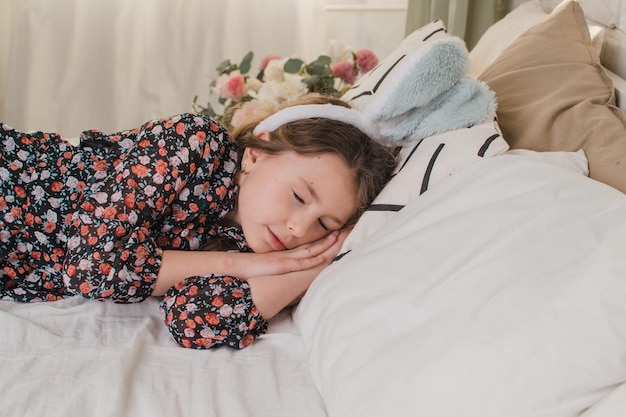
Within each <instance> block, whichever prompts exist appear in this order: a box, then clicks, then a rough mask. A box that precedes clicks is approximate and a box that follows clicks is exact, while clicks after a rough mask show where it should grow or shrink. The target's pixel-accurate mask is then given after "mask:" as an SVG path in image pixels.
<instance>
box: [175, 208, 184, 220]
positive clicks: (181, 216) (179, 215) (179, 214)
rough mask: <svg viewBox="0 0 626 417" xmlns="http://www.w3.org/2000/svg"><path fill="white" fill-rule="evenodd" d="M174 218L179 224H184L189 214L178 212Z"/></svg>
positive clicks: (182, 211)
mask: <svg viewBox="0 0 626 417" xmlns="http://www.w3.org/2000/svg"><path fill="white" fill-rule="evenodd" d="M174 218H175V219H176V221H177V222H182V221H184V220H185V219H186V218H187V212H186V211H185V210H176V212H175V213H174Z"/></svg>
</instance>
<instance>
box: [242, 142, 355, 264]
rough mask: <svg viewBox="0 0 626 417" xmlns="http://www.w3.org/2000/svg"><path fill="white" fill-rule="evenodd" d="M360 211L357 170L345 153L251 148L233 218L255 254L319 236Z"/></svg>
mask: <svg viewBox="0 0 626 417" xmlns="http://www.w3.org/2000/svg"><path fill="white" fill-rule="evenodd" d="M355 211H356V188H355V185H354V180H353V174H352V171H351V170H350V168H349V167H348V166H347V164H346V163H345V162H344V161H343V160H342V159H341V158H340V157H339V156H337V155H335V154H330V153H324V154H319V155H307V156H304V155H300V154H297V153H295V152H284V153H281V154H279V155H270V154H268V153H266V152H264V151H262V150H259V149H257V148H246V149H245V151H244V155H243V159H242V170H241V172H240V177H239V195H238V200H237V210H236V213H234V217H233V220H234V221H235V222H237V223H238V224H239V225H241V228H242V230H243V233H244V235H245V237H246V240H247V242H248V245H249V246H250V248H251V249H252V250H253V251H254V252H257V253H263V252H270V251H276V250H285V249H292V248H295V247H296V246H299V245H302V244H304V243H310V242H313V241H315V240H318V239H320V238H322V237H324V236H326V235H327V234H328V233H330V232H331V231H333V230H338V229H340V228H342V227H343V226H344V225H345V224H346V222H347V221H348V220H349V219H350V217H351V216H352V215H353V213H354V212H355Z"/></svg>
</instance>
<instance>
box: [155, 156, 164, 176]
mask: <svg viewBox="0 0 626 417" xmlns="http://www.w3.org/2000/svg"><path fill="white" fill-rule="evenodd" d="M154 170H155V171H156V172H158V173H159V174H161V175H165V173H166V172H167V162H165V161H164V160H162V159H159V160H158V161H157V162H156V165H155V166H154Z"/></svg>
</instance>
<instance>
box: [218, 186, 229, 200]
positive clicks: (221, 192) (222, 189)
mask: <svg viewBox="0 0 626 417" xmlns="http://www.w3.org/2000/svg"><path fill="white" fill-rule="evenodd" d="M215 194H217V195H218V196H219V197H220V198H224V197H226V194H228V190H227V189H226V187H225V186H223V185H220V186H219V187H217V188H216V189H215Z"/></svg>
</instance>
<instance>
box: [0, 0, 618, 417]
mask: <svg viewBox="0 0 626 417" xmlns="http://www.w3.org/2000/svg"><path fill="white" fill-rule="evenodd" d="M556 3H559V2H558V1H550V0H530V1H528V2H525V3H523V4H522V5H520V6H519V7H517V8H516V9H514V10H513V11H511V12H510V13H509V14H508V15H507V16H505V17H504V18H503V19H502V20H500V21H499V22H497V23H496V24H494V25H493V26H492V27H491V28H490V29H489V30H488V31H487V32H486V33H485V34H484V35H483V37H482V38H481V39H480V41H479V42H478V44H477V45H476V47H475V48H473V49H472V51H471V52H470V53H468V54H467V65H466V66H463V67H462V69H463V71H462V72H463V73H462V74H460V77H461V78H462V79H463V80H465V79H467V78H469V79H471V80H476V84H472V85H478V86H482V88H484V87H485V86H487V87H488V90H489V91H492V92H493V93H494V95H495V97H496V98H497V109H495V107H490V106H491V104H493V103H491V104H490V103H487V105H486V107H485V108H484V109H483V111H484V112H487V113H489V114H492V113H493V117H488V118H486V119H485V120H483V121H482V122H481V123H477V124H475V125H474V124H472V125H471V126H464V127H454V128H449V129H447V130H444V131H437V130H434V131H428V132H426V133H423V134H422V136H421V137H420V139H419V141H411V142H409V143H406V144H405V143H401V145H402V150H401V152H402V153H401V155H402V158H403V161H404V162H406V163H404V164H402V165H401V166H400V167H399V170H398V173H397V174H396V176H395V177H394V178H393V179H392V181H391V182H390V183H389V185H388V187H387V188H386V189H385V190H383V192H382V193H381V195H380V196H379V198H377V200H376V201H375V202H374V204H373V209H371V210H369V211H368V212H367V213H366V214H365V215H364V216H363V218H362V219H361V220H360V221H359V223H358V224H357V225H356V227H355V229H354V231H353V232H352V234H351V236H350V237H349V239H348V240H347V241H346V243H345V245H344V246H345V247H344V250H343V253H342V255H343V256H341V258H340V259H338V260H337V261H335V262H334V263H333V264H331V265H330V266H329V267H328V268H327V269H326V270H324V271H323V273H322V274H321V275H320V276H319V277H318V278H317V279H316V280H315V281H314V283H313V285H312V286H311V287H310V289H309V290H308V291H307V293H306V294H305V295H304V297H303V298H302V300H301V301H300V303H299V304H298V305H297V306H295V307H293V308H290V309H287V310H284V311H283V312H281V313H280V314H279V315H278V316H277V317H276V318H274V319H273V320H272V321H271V323H270V327H269V331H268V333H267V334H265V335H263V336H261V337H260V338H259V339H258V340H257V341H255V342H254V343H253V344H252V345H251V346H249V347H247V348H245V349H243V350H240V351H235V350H230V349H228V348H219V349H213V350H209V351H197V350H191V349H183V348H180V347H178V346H177V345H176V343H174V341H173V340H172V339H171V338H170V336H169V333H168V332H167V329H166V328H165V326H164V325H163V324H162V319H161V316H160V313H159V309H158V300H156V299H154V300H149V301H147V302H145V303H141V304H135V305H113V304H108V303H102V302H95V301H88V300H83V299H79V298H69V299H65V300H62V301H58V302H53V303H41V304H35V305H33V304H17V303H12V302H7V301H0V334H1V335H2V336H1V337H0V369H1V370H2V372H1V373H0V393H1V394H0V416H2V417H4V416H7V417H9V416H10V417H14V416H20V417H30V416H44V415H45V416H51V417H52V416H63V417H73V416H76V417H78V416H81V417H82V416H87V415H88V416H94V417H99V416H133V417H135V416H196V415H202V416H220V417H223V416H237V417H244V416H255V417H256V416H289V417H305V416H311V417H326V416H328V417H346V416H380V415H385V416H387V415H389V416H429V417H437V416H480V417H489V416H494V417H496V416H497V417H501V416H524V417H529V416H553V417H570V416H572V417H573V416H581V417H615V416H621V415H626V303H625V302H624V300H625V299H626V257H625V256H624V252H625V250H626V195H625V193H626V160H625V159H624V158H626V113H625V112H626V103H625V100H624V97H626V96H624V94H626V88H625V86H626V81H624V80H625V79H626V38H625V35H624V32H623V30H624V27H625V26H626V6H624V5H622V2H616V1H610V0H607V1H603V2H598V1H585V0H582V2H581V3H580V4H579V3H574V2H569V1H566V2H565V3H562V4H559V5H557V4H556ZM431 25H443V23H442V22H433V23H432V24H431ZM438 27H439V28H440V27H441V26H438ZM420 30H424V28H419V29H418V28H416V32H417V33H421V32H419V31H420ZM428 30H432V27H431V26H429V27H428ZM437 32H438V33H440V34H441V36H442V38H441V39H443V40H444V41H447V40H449V38H448V37H447V35H446V34H445V30H443V31H440V30H437ZM410 38H411V37H409V38H407V39H409V40H408V41H407V40H405V41H403V45H402V47H413V46H414V45H413V44H412V40H411V39H410ZM420 39H422V40H423V39H424V37H420ZM452 43H454V42H452ZM409 44H411V45H409ZM424 50H425V49H424V48H421V47H419V48H415V50H413V49H411V51H412V52H411V54H412V55H411V56H412V57H415V60H414V61H413V64H414V65H416V67H419V66H420V62H421V61H420V59H421V57H422V56H424V55H425V53H424ZM399 51H400V52H402V48H401V47H399ZM396 52H397V51H396ZM461 54H462V51H461ZM392 55H393V54H392ZM385 61H386V60H385ZM455 62H456V61H455ZM420 68H421V67H420ZM607 69H608V70H610V72H609V71H607ZM465 70H466V71H465ZM464 72H466V74H464ZM407 74H409V75H410V74H411V73H405V74H401V75H403V76H405V77H406V76H407ZM472 83H473V82H472ZM366 84H367V83H362V85H366ZM455 85H456V83H455ZM446 91H447V90H446ZM480 91H484V90H480ZM353 97H354V94H353ZM390 97H394V96H393V95H391V96H390ZM438 97H439V96H438ZM431 99H432V97H431V98H430V99H429V100H431ZM370 105H371V103H370ZM373 109H374V110H373ZM375 110H376V109H375V108H374V107H368V106H365V111H371V112H374V111H375ZM378 110H380V108H378ZM376 114H378V111H376ZM415 114H416V113H415V110H414V109H411V115H413V116H414V115H415ZM431 115H432V114H431V113H429V114H428V115H424V120H432V119H436V120H439V121H440V122H441V118H438V117H429V116H431ZM455 115H456V113H455ZM434 116H438V115H437V114H434ZM420 117H421V116H420ZM420 126H421V125H420ZM392 133H393V132H392ZM403 135H404V134H403ZM403 135H401V136H403ZM486 139H489V140H488V143H489V146H488V147H485V144H486V143H487V142H486ZM416 143H420V146H416ZM477 149H478V152H477ZM435 156H436V158H435Z"/></svg>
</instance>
